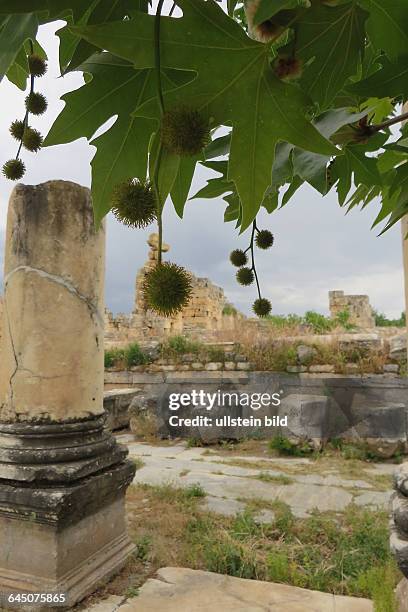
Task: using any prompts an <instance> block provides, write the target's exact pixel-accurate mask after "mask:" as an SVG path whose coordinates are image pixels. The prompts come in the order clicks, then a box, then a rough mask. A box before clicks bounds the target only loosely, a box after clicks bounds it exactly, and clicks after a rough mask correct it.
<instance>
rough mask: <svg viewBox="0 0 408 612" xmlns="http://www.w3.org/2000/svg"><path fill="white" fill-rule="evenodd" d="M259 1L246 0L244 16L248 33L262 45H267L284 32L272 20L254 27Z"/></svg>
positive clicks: (281, 27) (282, 28) (283, 29)
mask: <svg viewBox="0 0 408 612" xmlns="http://www.w3.org/2000/svg"><path fill="white" fill-rule="evenodd" d="M259 4H260V0H248V1H247V2H245V14H246V18H247V21H248V27H249V31H250V33H251V34H252V36H253V38H255V39H256V40H257V41H259V42H262V43H267V42H270V41H272V40H277V39H278V38H279V36H280V35H281V34H283V32H284V31H285V28H284V27H283V26H281V25H279V24H278V23H274V22H273V21H272V19H267V20H266V21H263V22H262V23H259V24H257V25H254V17H255V15H256V13H257V10H258V7H259Z"/></svg>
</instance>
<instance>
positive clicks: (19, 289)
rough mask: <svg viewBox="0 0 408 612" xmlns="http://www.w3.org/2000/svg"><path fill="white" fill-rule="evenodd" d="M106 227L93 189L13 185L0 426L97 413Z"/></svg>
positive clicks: (71, 185)
mask: <svg viewBox="0 0 408 612" xmlns="http://www.w3.org/2000/svg"><path fill="white" fill-rule="evenodd" d="M104 233H105V232H104V228H101V229H100V230H99V231H98V232H95V230H94V225H93V215H92V207H91V202H90V193H89V190H88V189H86V188H85V187H81V186H80V185H76V184H74V183H68V182H64V181H50V182H48V183H44V184H43V185H38V186H30V185H17V186H16V187H15V189H14V191H13V193H12V195H11V199H10V206H9V212H8V219H7V236H6V254H5V274H4V337H3V341H2V354H1V371H0V421H5V420H6V421H12V420H16V421H19V420H24V421H27V420H38V419H40V420H44V419H51V420H52V421H66V420H70V419H74V420H75V419H81V418H89V417H90V416H92V415H100V414H102V412H103V312H104V307H103V283H104V248H105V246H104V245H105V236H104Z"/></svg>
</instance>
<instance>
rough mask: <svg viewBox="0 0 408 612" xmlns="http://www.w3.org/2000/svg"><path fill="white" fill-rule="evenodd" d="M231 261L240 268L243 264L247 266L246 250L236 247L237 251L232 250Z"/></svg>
mask: <svg viewBox="0 0 408 612" xmlns="http://www.w3.org/2000/svg"><path fill="white" fill-rule="evenodd" d="M230 262H231V263H232V265H233V266H236V267H237V268H240V267H241V266H245V264H246V263H247V262H248V257H247V256H246V253H244V251H241V249H235V251H232V253H231V254H230Z"/></svg>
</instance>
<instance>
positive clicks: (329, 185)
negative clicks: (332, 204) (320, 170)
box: [326, 159, 335, 189]
mask: <svg viewBox="0 0 408 612" xmlns="http://www.w3.org/2000/svg"><path fill="white" fill-rule="evenodd" d="M334 162H335V159H332V160H331V161H330V163H329V165H328V166H327V168H326V180H327V188H328V189H331V188H332V187H333V185H334V181H333V173H332V168H333V164H334Z"/></svg>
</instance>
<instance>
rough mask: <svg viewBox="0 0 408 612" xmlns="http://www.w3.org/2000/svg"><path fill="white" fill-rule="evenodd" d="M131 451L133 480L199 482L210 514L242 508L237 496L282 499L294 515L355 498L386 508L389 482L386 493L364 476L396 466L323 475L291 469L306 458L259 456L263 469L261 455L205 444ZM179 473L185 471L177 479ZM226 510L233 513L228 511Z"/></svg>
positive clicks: (137, 446)
mask: <svg viewBox="0 0 408 612" xmlns="http://www.w3.org/2000/svg"><path fill="white" fill-rule="evenodd" d="M129 451H130V456H131V457H140V458H141V459H142V461H143V462H144V466H143V467H142V468H140V469H139V470H137V472H136V476H135V479H134V481H133V482H134V484H137V483H144V484H151V485H160V484H168V483H170V484H173V485H175V486H184V487H185V486H189V485H192V484H196V483H199V484H200V485H201V486H202V487H203V489H204V490H205V491H206V493H207V496H208V497H207V500H206V501H203V503H204V504H208V505H209V506H211V505H212V507H213V508H214V512H215V511H216V510H215V507H218V508H222V509H224V510H225V509H226V508H228V507H229V508H231V509H232V508H235V509H236V510H237V511H241V510H242V509H243V507H244V506H243V505H240V504H238V502H237V500H240V501H241V502H242V504H244V501H242V500H245V499H247V500H251V499H260V500H264V501H265V502H268V503H270V502H273V501H275V500H280V501H283V502H285V503H287V504H288V505H289V506H290V507H291V509H292V512H293V513H294V515H295V516H297V517H305V516H309V515H310V513H311V512H312V511H313V510H314V509H316V508H317V509H318V510H320V511H322V512H324V511H333V512H342V511H344V510H345V508H346V507H347V506H348V504H350V503H352V502H353V501H355V503H357V504H358V505H360V506H365V505H366V506H368V507H371V508H376V507H380V508H387V507H388V503H389V497H390V493H391V483H390V491H386V492H384V491H377V490H376V488H375V485H374V484H373V483H370V482H366V481H365V480H364V475H365V474H367V476H368V475H369V474H374V475H375V474H386V475H388V474H389V475H391V473H392V472H393V471H395V469H396V467H397V466H395V465H390V464H372V465H370V467H369V468H367V469H365V470H362V472H361V478H360V479H348V478H345V477H344V476H343V475H340V474H339V473H337V472H336V470H335V469H334V468H333V469H332V470H331V471H330V472H328V473H323V474H315V473H313V472H311V473H304V472H303V473H300V474H296V473H292V472H293V467H296V466H301V467H303V468H304V467H307V465H308V464H310V463H312V462H311V460H310V459H307V458H284V457H279V458H265V459H264V458H262V461H265V462H267V464H268V465H270V467H267V468H266V469H265V468H263V467H262V468H260V467H259V465H258V463H259V460H260V458H259V457H255V456H253V457H251V456H241V457H230V458H229V457H228V456H225V455H212V454H210V455H207V454H205V453H206V449H205V448H201V447H196V448H187V447H186V446H185V444H177V445H172V446H154V445H149V444H144V443H138V442H133V443H132V444H130V445H129ZM239 459H242V460H245V461H246V462H247V463H248V465H245V467H241V466H239V465H234V464H233V462H234V461H237V460H239ZM228 461H231V462H232V463H228ZM251 461H252V463H253V466H251ZM285 465H287V466H288V468H291V469H289V470H288V472H285V471H284V467H285ZM261 472H262V473H265V474H268V475H269V476H270V477H271V480H269V481H265V480H261V479H259V478H258V476H259V474H260V473H261ZM180 473H181V474H184V475H183V476H182V477H181V476H180ZM282 476H286V477H288V478H290V479H291V483H290V484H283V483H282V482H280V481H279V478H280V477H282ZM274 478H275V480H274ZM353 489H354V491H353ZM356 491H358V493H357V492H356ZM208 500H209V501H208ZM237 504H238V505H237ZM244 505H245V504H244ZM229 512H230V513H233V512H232V510H230V511H229ZM220 513H223V512H222V511H220Z"/></svg>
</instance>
